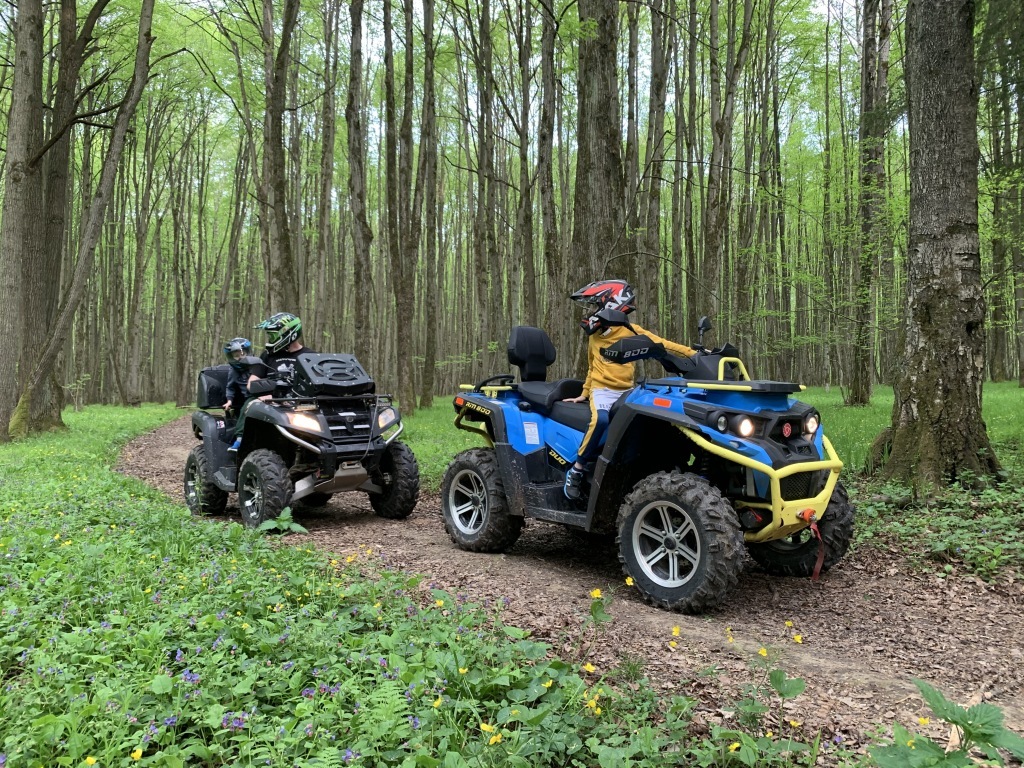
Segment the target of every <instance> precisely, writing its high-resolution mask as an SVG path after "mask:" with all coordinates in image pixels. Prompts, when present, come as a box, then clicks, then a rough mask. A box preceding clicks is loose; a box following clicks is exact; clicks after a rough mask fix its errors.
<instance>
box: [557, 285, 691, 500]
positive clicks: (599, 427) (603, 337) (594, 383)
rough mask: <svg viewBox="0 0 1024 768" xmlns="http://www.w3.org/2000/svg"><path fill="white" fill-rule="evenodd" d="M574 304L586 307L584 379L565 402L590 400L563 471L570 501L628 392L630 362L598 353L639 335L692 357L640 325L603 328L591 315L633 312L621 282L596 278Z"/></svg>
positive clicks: (680, 346)
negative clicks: (577, 445)
mask: <svg viewBox="0 0 1024 768" xmlns="http://www.w3.org/2000/svg"><path fill="white" fill-rule="evenodd" d="M569 298H570V299H572V300H573V301H575V302H579V303H580V304H583V305H584V306H585V307H586V310H585V312H584V315H583V319H582V321H581V322H580V327H581V328H582V329H583V331H584V333H586V334H587V337H588V338H587V379H586V381H585V382H584V383H583V394H582V395H580V396H579V397H570V398H566V400H565V402H568V403H581V402H583V401H584V400H587V399H589V400H590V425H589V426H588V427H587V431H586V433H585V434H584V435H583V441H582V442H581V443H580V449H579V454H578V457H577V459H576V463H575V464H573V466H572V467H570V468H569V471H568V472H566V473H565V495H566V496H567V497H568V498H570V499H578V498H579V496H580V487H581V485H582V483H583V476H584V472H586V471H587V469H588V467H589V466H592V462H593V461H594V460H595V459H596V458H597V457H598V455H599V454H600V453H601V446H602V445H603V444H604V435H605V432H606V431H607V429H608V411H609V410H610V409H611V407H612V406H613V405H614V404H615V401H616V400H618V399H619V397H621V396H622V394H623V393H625V392H628V391H630V390H631V389H633V369H634V367H635V365H634V364H633V363H613V362H611V361H609V360H606V359H605V358H604V357H603V356H602V355H601V350H602V349H607V348H608V347H610V346H611V345H612V344H614V343H615V342H616V341H619V340H620V339H625V338H628V337H630V336H636V335H643V336H647V337H648V338H649V339H650V340H651V341H653V342H655V343H657V344H663V345H664V346H665V349H667V350H668V351H670V352H672V353H674V354H677V355H685V356H686V357H692V356H693V355H695V354H697V353H696V351H695V350H693V349H691V348H690V347H687V346H685V345H683V344H676V343H675V342H672V341H668V340H667V339H663V338H661V337H660V336H657V335H655V334H653V333H651V332H650V331H647V330H644V328H643V327H641V326H640V325H638V324H636V323H633V324H631V325H626V326H624V327H623V326H620V327H613V328H609V327H607V326H606V325H604V323H602V321H601V319H600V318H599V317H598V315H597V313H598V312H600V311H601V310H602V309H613V310H618V311H619V312H622V313H624V314H627V315H628V314H629V313H630V312H633V311H634V310H635V309H636V304H635V300H636V295H635V294H634V292H633V288H632V286H630V284H629V283H627V282H626V281H625V280H599V281H597V282H594V283H590V284H589V285H585V286H584V287H582V288H580V289H579V290H578V291H576V292H575V293H574V294H572V295H571V296H569Z"/></svg>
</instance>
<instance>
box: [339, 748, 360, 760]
mask: <svg viewBox="0 0 1024 768" xmlns="http://www.w3.org/2000/svg"><path fill="white" fill-rule="evenodd" d="M342 759H343V760H344V761H345V762H346V763H351V762H352V761H353V760H358V759H359V753H358V752H353V751H352V750H351V749H346V750H345V756H344V757H343V758H342Z"/></svg>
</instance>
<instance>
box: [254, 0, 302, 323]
mask: <svg viewBox="0 0 1024 768" xmlns="http://www.w3.org/2000/svg"><path fill="white" fill-rule="evenodd" d="M273 7H274V4H273V0H263V29H262V34H263V45H264V49H265V51H266V57H267V63H268V66H267V72H266V75H267V114H266V126H267V136H266V142H265V143H264V145H263V152H264V153H265V159H266V167H267V175H268V176H269V188H270V194H271V196H270V204H271V216H272V224H273V225H272V227H271V240H270V254H269V255H270V270H269V274H268V276H267V282H268V285H269V288H270V308H271V311H273V312H284V311H292V312H298V311H299V310H298V306H299V287H298V276H297V273H296V264H295V254H294V251H293V247H292V231H291V230H292V227H291V224H290V221H289V216H288V177H287V169H286V166H285V153H284V111H285V109H284V108H285V93H286V90H287V86H288V82H287V75H288V61H289V56H290V54H289V48H290V46H291V39H292V33H293V32H294V30H295V25H296V22H297V20H298V16H299V0H285V5H284V15H283V18H282V21H281V39H280V41H279V42H278V45H277V52H276V53H273V48H274V19H273Z"/></svg>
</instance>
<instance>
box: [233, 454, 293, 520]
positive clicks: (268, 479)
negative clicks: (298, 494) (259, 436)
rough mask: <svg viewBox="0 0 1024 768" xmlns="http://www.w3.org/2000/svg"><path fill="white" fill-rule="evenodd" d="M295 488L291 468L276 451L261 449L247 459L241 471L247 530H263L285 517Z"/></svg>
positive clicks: (241, 508) (241, 505)
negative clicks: (290, 475) (262, 528)
mask: <svg viewBox="0 0 1024 768" xmlns="http://www.w3.org/2000/svg"><path fill="white" fill-rule="evenodd" d="M294 491H295V488H294V486H293V485H292V481H291V479H290V478H289V477H288V466H287V465H286V464H285V463H284V460H283V459H282V458H281V457H280V456H278V455H277V454H276V453H274V452H273V451H268V450H267V449H266V448H261V449H259V450H257V451H253V452H252V453H250V454H249V455H248V456H246V457H245V461H243V462H242V467H241V469H239V470H238V509H239V511H240V512H241V513H242V522H243V523H244V524H245V526H246V527H247V528H259V527H260V525H262V524H263V523H265V522H266V521H267V520H273V519H275V518H276V517H277V516H278V515H280V514H281V510H283V509H284V508H285V507H286V506H288V502H289V501H290V500H291V498H292V493H294Z"/></svg>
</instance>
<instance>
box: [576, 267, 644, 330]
mask: <svg viewBox="0 0 1024 768" xmlns="http://www.w3.org/2000/svg"><path fill="white" fill-rule="evenodd" d="M569 298H570V299H572V300H573V301H575V302H578V303H580V304H585V305H587V307H588V308H590V311H589V312H588V314H587V316H586V317H585V318H584V319H583V320H582V321H581V322H580V328H582V329H583V330H584V331H586V332H587V335H588V336H590V335H591V334H592V333H594V332H595V331H597V330H599V329H600V328H601V320H600V318H599V317H597V313H598V312H600V311H601V310H602V309H605V308H608V309H615V310H618V311H619V312H622V313H624V314H627V315H628V314H629V313H630V312H632V311H633V310H635V309H636V304H635V303H634V302H635V301H636V294H635V293H634V292H633V287H632V286H631V285H630V284H629V283H627V282H626V281H625V280H598V281H596V282H593V283H589V284H587V285H585V286H583V287H582V288H580V289H579V290H578V291H576V293H574V294H572V295H571V296H569Z"/></svg>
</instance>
